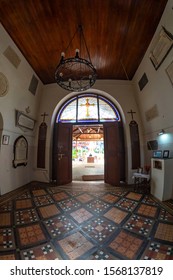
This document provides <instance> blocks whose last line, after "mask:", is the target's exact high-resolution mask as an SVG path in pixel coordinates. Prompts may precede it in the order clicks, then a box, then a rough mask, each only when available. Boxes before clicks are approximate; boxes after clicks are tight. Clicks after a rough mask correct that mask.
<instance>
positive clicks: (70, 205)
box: [58, 198, 81, 212]
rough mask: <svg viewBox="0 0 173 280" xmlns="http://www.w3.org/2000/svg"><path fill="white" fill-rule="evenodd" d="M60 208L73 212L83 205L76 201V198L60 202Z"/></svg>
mask: <svg viewBox="0 0 173 280" xmlns="http://www.w3.org/2000/svg"><path fill="white" fill-rule="evenodd" d="M58 206H59V207H60V208H61V209H62V210H63V211H65V212H67V211H72V210H75V209H76V208H78V207H79V206H81V203H79V202H78V201H76V200H75V199H74V198H70V199H66V200H63V201H60V202H58Z"/></svg>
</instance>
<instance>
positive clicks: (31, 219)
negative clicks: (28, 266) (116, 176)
mask: <svg viewBox="0 0 173 280" xmlns="http://www.w3.org/2000/svg"><path fill="white" fill-rule="evenodd" d="M171 213H172V214H171ZM139 258H140V259H146V260H147V259H153V260H157V259H158V260H159V259H160V260H162V259H163V260H164V259H168V260H173V212H172V211H171V209H170V210H169V206H168V205H165V204H164V203H162V202H158V201H156V199H155V198H154V197H153V196H151V195H150V194H145V193H143V194H142V193H141V192H140V193H138V192H137V191H136V192H133V190H132V188H131V186H130V187H128V186H127V188H126V186H124V185H123V186H122V187H111V186H109V185H106V184H103V183H101V182H100V183H99V182H97V183H94V182H77V181H76V182H72V183H71V184H70V185H65V186H56V185H55V184H54V183H40V182H38V183H37V182H32V183H30V184H28V185H27V186H26V188H24V189H23V190H22V191H21V190H19V191H17V190H16V191H15V192H14V193H12V196H11V194H10V193H9V194H8V195H7V196H6V195H5V196H4V195H2V196H0V260H1V259H4V260H15V259H16V260H20V259H22V260H24V259H33V260H37V259H38V260H39V259H40V260H44V259H45V260H53V259H56V260H61V259H79V260H80V259H81V260H84V259H86V260H97V259H98V260H122V259H139Z"/></svg>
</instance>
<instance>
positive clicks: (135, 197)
mask: <svg viewBox="0 0 173 280" xmlns="http://www.w3.org/2000/svg"><path fill="white" fill-rule="evenodd" d="M142 196H143V195H142V194H140V193H134V192H130V193H128V194H127V195H126V198H130V199H133V200H136V201H139V200H140V199H141V197H142Z"/></svg>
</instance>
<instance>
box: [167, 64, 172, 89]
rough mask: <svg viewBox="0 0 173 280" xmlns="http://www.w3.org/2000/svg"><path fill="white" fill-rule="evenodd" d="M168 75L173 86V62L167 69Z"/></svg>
mask: <svg viewBox="0 0 173 280" xmlns="http://www.w3.org/2000/svg"><path fill="white" fill-rule="evenodd" d="M166 74H167V75H168V78H169V80H170V81H171V83H172V85H173V61H172V62H171V63H170V64H169V65H168V67H167V68H166Z"/></svg>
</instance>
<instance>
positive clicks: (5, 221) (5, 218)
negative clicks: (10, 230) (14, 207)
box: [0, 212, 12, 227]
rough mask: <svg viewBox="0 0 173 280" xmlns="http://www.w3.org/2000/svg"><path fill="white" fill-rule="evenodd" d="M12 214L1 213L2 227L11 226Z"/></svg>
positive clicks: (0, 224) (0, 221) (0, 223)
mask: <svg viewBox="0 0 173 280" xmlns="http://www.w3.org/2000/svg"><path fill="white" fill-rule="evenodd" d="M11 223H12V221H11V212H4V213H0V227H4V226H5V227H7V226H11Z"/></svg>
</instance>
